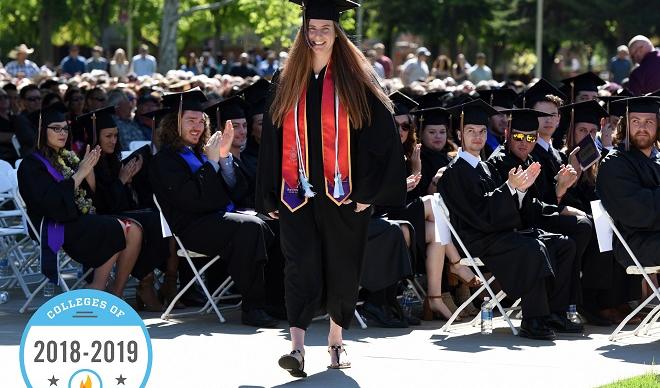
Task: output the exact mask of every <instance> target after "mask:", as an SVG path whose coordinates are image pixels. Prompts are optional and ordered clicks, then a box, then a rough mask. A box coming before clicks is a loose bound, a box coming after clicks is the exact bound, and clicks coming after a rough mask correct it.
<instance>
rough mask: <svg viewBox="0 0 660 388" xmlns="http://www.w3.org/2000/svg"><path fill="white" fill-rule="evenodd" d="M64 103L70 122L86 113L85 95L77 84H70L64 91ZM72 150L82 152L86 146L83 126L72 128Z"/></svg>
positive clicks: (77, 152)
mask: <svg viewBox="0 0 660 388" xmlns="http://www.w3.org/2000/svg"><path fill="white" fill-rule="evenodd" d="M64 105H66V107H67V110H68V111H67V114H66V115H67V120H69V121H70V122H71V121H73V120H75V119H76V117H78V116H80V115H81V114H83V113H84V108H85V96H84V95H83V92H82V91H81V90H80V89H79V88H78V87H76V86H69V88H68V89H67V90H66V93H64ZM70 135H71V150H72V151H73V152H75V153H76V154H80V153H81V152H82V151H83V149H84V148H85V144H87V143H86V142H85V140H86V139H85V132H84V131H83V130H82V128H77V127H75V126H74V127H72V128H71V134H70Z"/></svg>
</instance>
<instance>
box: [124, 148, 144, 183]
mask: <svg viewBox="0 0 660 388" xmlns="http://www.w3.org/2000/svg"><path fill="white" fill-rule="evenodd" d="M141 168H142V155H138V157H137V158H134V159H132V160H131V161H130V162H128V163H126V164H125V165H123V166H122V167H121V169H120V170H119V180H120V181H121V183H123V184H127V183H130V182H131V181H132V180H133V177H134V176H135V175H137V173H138V172H140V169H141Z"/></svg>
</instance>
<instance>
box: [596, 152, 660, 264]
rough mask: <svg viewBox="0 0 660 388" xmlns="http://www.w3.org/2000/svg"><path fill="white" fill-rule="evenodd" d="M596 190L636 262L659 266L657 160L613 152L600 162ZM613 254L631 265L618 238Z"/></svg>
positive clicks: (659, 184) (659, 176)
mask: <svg viewBox="0 0 660 388" xmlns="http://www.w3.org/2000/svg"><path fill="white" fill-rule="evenodd" d="M596 191H597V193H598V196H599V197H600V199H601V200H602V203H603V206H604V207H605V209H607V211H608V213H609V214H610V216H612V218H613V219H614V220H615V223H616V226H617V228H618V229H619V231H620V232H621V234H622V235H623V238H624V239H625V240H626V242H627V243H628V245H629V246H630V248H631V249H632V251H633V253H635V255H636V256H637V259H638V260H639V261H640V263H641V264H642V265H644V266H656V265H660V257H659V256H658V252H660V157H659V156H658V154H657V153H656V154H655V155H653V156H652V157H647V156H646V155H644V154H643V153H642V152H641V151H639V150H637V149H635V148H632V147H631V149H630V151H623V150H620V149H616V150H614V151H612V152H610V153H609V155H607V157H606V158H605V159H604V160H603V161H602V162H601V164H600V168H599V171H598V177H597V179H596ZM614 254H615V256H616V258H617V260H618V261H619V262H620V263H621V264H622V265H623V266H630V265H634V264H633V261H632V259H631V258H630V256H629V255H628V253H627V252H626V251H625V249H624V247H623V245H622V244H621V243H620V242H619V240H618V239H616V238H615V239H614Z"/></svg>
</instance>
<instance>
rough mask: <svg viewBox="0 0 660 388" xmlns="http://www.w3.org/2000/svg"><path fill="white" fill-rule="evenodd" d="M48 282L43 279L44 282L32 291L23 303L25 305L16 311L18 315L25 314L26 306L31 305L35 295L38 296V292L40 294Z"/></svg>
mask: <svg viewBox="0 0 660 388" xmlns="http://www.w3.org/2000/svg"><path fill="white" fill-rule="evenodd" d="M49 281H50V280H48V279H44V280H43V281H42V282H41V284H39V286H38V287H37V289H35V290H34V291H32V293H31V294H30V295H29V296H28V298H27V300H26V301H25V303H24V304H23V306H22V307H21V308H20V309H18V312H19V313H21V314H23V313H25V311H26V310H27V308H28V306H29V305H30V303H32V300H33V299H34V297H35V296H37V295H38V294H39V292H41V290H43V288H44V287H46V284H48V282H49Z"/></svg>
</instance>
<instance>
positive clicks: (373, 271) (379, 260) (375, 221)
mask: <svg viewBox="0 0 660 388" xmlns="http://www.w3.org/2000/svg"><path fill="white" fill-rule="evenodd" d="M402 222H404V221H394V220H385V219H382V218H378V217H374V218H372V219H371V220H370V221H369V234H368V240H367V249H366V253H365V258H364V269H363V271H362V276H361V278H360V285H361V286H362V287H364V288H366V289H367V290H369V291H379V290H382V289H384V288H385V287H388V286H391V285H392V284H395V283H396V282H398V281H399V280H401V279H405V278H406V277H408V276H410V275H412V274H413V272H412V265H411V258H410V251H409V250H408V247H407V246H406V241H405V239H404V238H403V233H402V232H401V228H400V227H399V224H400V223H402Z"/></svg>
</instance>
